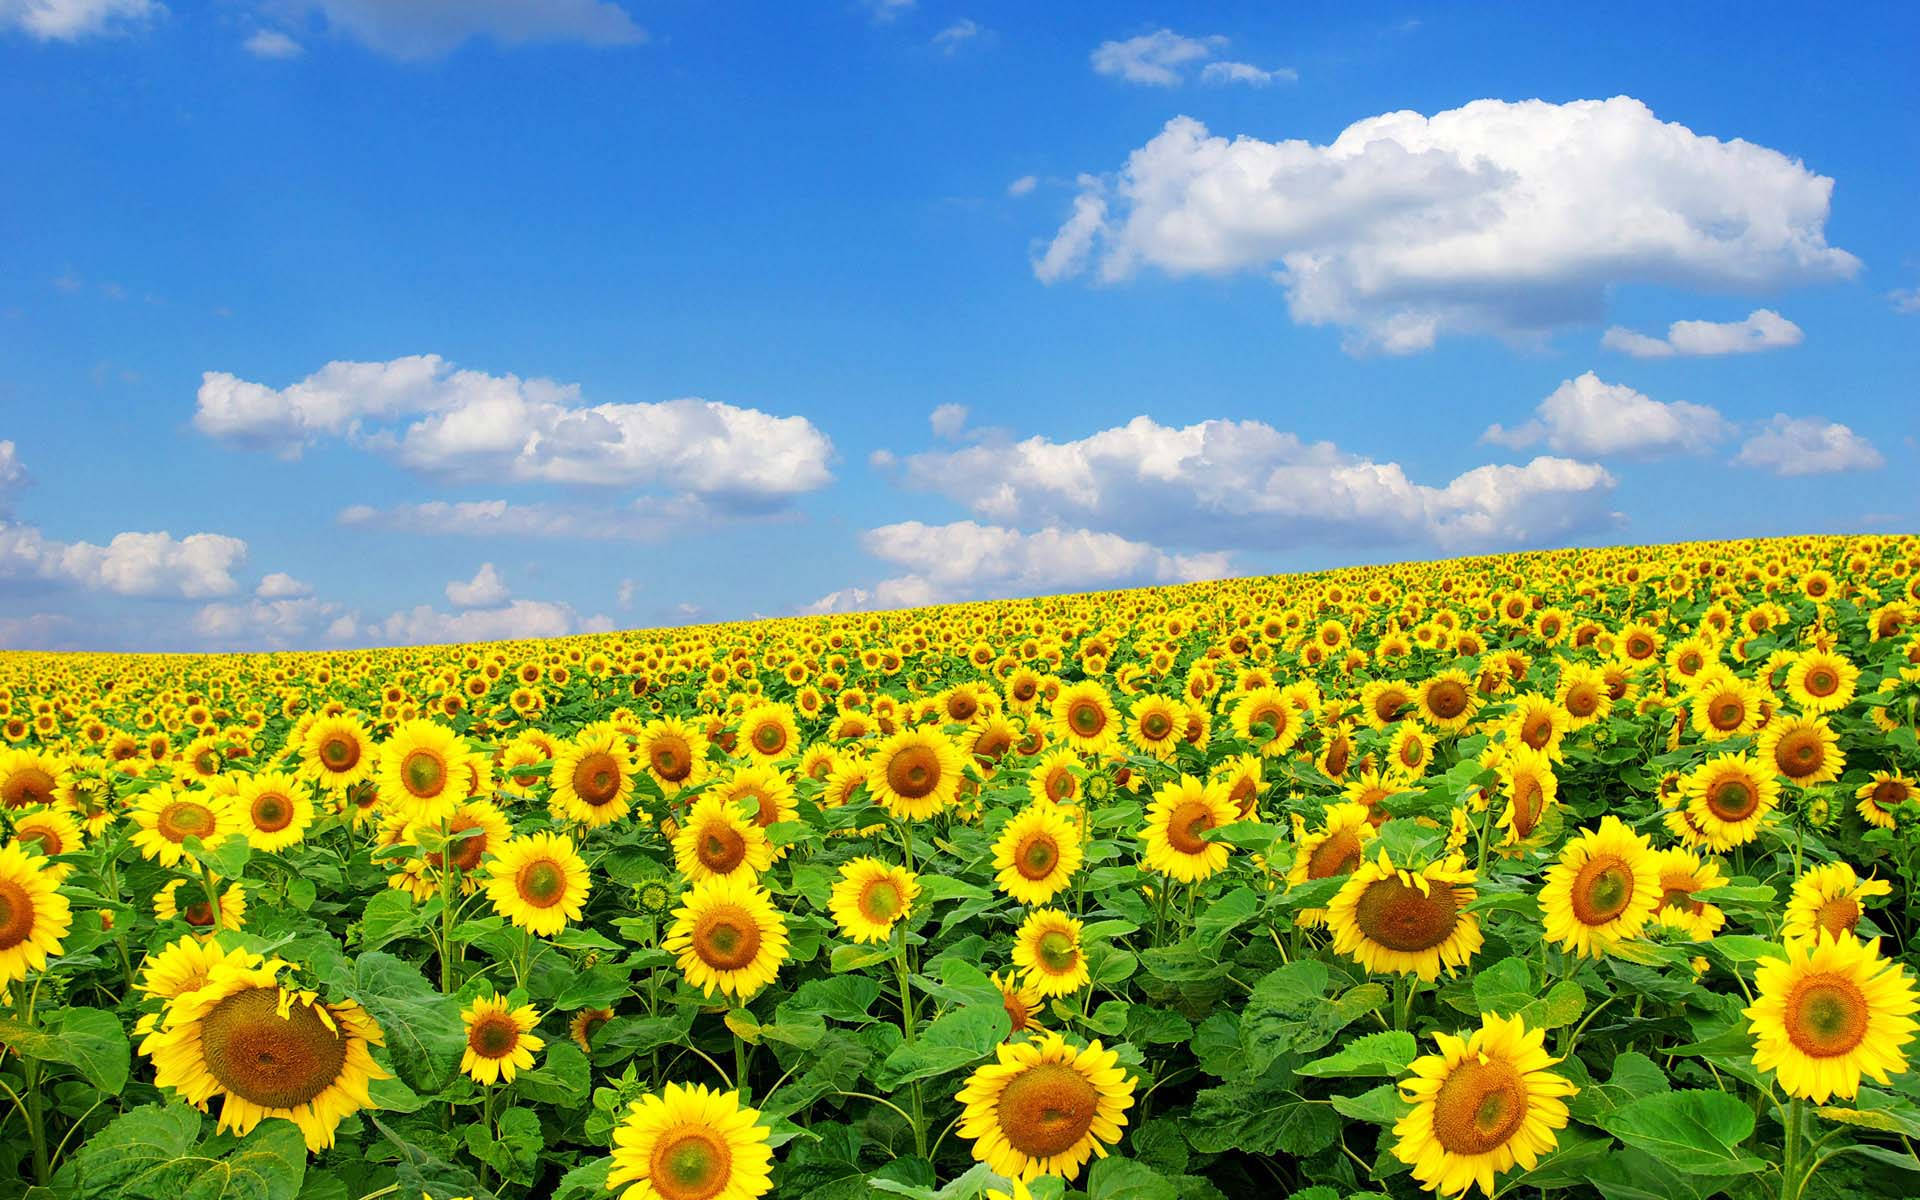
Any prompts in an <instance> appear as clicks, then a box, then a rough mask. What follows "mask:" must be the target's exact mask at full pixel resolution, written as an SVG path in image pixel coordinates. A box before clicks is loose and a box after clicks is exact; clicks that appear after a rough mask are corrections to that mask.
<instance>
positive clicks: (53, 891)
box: [0, 845, 73, 984]
mask: <svg viewBox="0 0 1920 1200" xmlns="http://www.w3.org/2000/svg"><path fill="white" fill-rule="evenodd" d="M47 866H48V864H47V860H46V859H44V858H41V857H40V856H39V855H36V854H30V853H28V851H27V850H26V849H24V848H22V847H20V846H18V845H10V846H0V984H6V983H9V982H13V981H16V980H21V979H25V978H26V977H27V972H29V971H38V970H42V969H44V968H45V967H46V965H47V957H48V956H49V955H54V954H58V953H60V943H61V940H62V939H63V938H65V937H66V936H67V931H68V930H69V929H71V928H72V927H73V909H72V907H71V906H70V905H69V904H68V903H67V898H66V897H65V896H62V895H61V894H60V892H59V887H60V880H59V878H58V877H57V876H56V875H55V874H54V873H53V872H52V871H49V870H47Z"/></svg>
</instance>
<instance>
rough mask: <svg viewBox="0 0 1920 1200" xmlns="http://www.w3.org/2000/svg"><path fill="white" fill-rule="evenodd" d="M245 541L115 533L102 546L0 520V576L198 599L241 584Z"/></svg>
mask: <svg viewBox="0 0 1920 1200" xmlns="http://www.w3.org/2000/svg"><path fill="white" fill-rule="evenodd" d="M246 556H247V544H246V543H245V542H243V541H241V540H240V539H239V538H236V537H228V536H226V535H225V534H219V533H193V534H188V535H187V536H186V537H184V538H179V539H177V540H176V539H175V538H174V537H173V536H172V535H171V534H168V533H165V532H158V533H118V534H115V535H114V536H113V540H112V541H110V542H108V543H107V544H106V545H104V546H98V545H95V544H94V543H92V542H61V541H56V540H54V539H52V538H48V537H45V536H43V535H42V534H41V532H40V531H39V530H38V529H36V528H34V527H33V526H31V525H10V524H7V523H5V522H0V579H40V580H46V581H49V582H53V583H61V584H68V585H72V586H75V587H80V588H84V589H86V590H88V591H98V592H113V593H116V594H118V595H121V596H184V597H186V598H188V599H201V598H204V597H209V596H226V595H231V594H232V593H233V592H235V591H237V590H239V586H240V585H239V584H238V583H237V582H236V581H235V580H234V578H233V570H234V568H235V567H237V566H239V564H240V563H241V562H242V561H243V560H244V559H245V558H246Z"/></svg>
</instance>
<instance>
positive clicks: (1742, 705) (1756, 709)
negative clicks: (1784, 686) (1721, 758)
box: [1690, 671, 1760, 742]
mask: <svg viewBox="0 0 1920 1200" xmlns="http://www.w3.org/2000/svg"><path fill="white" fill-rule="evenodd" d="M1690 708H1691V710H1692V713H1693V731H1694V732H1695V733H1697V734H1699V735H1700V736H1701V737H1703V738H1705V739H1707V740H1708V741H1710V742H1718V741H1724V740H1725V739H1727V738H1730V737H1736V736H1738V735H1740V734H1743V733H1752V732H1753V731H1754V729H1755V728H1756V727H1758V725H1759V724H1760V693H1759V691H1758V690H1757V689H1756V688H1755V687H1754V686H1753V685H1752V684H1750V683H1748V682H1747V681H1746V680H1744V679H1741V678H1740V677H1738V676H1737V675H1735V674H1734V673H1733V672H1732V671H1715V672H1713V673H1712V675H1710V676H1709V677H1707V678H1705V679H1702V680H1699V681H1698V682H1697V683H1696V684H1695V686H1694V688H1693V700H1692V703H1691V705H1690Z"/></svg>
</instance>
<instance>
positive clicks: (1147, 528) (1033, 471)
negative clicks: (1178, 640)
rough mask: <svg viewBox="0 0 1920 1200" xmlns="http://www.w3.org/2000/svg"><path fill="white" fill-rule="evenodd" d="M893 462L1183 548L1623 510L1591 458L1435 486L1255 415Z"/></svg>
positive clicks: (1346, 541)
mask: <svg viewBox="0 0 1920 1200" xmlns="http://www.w3.org/2000/svg"><path fill="white" fill-rule="evenodd" d="M901 476H902V478H903V479H904V480H905V482H906V483H907V484H908V485H909V486H915V487H921V488H926V489H930V490H934V491H937V492H939V493H941V494H942V495H945V496H947V497H949V498H950V499H952V500H955V501H957V502H958V503H960V504H962V505H964V506H966V507H967V508H968V509H970V510H971V511H972V512H973V513H974V514H976V515H977V516H979V517H981V518H983V519H985V520H989V521H993V522H996V523H998V524H1003V525H1010V526H1015V527H1023V528H1033V527H1061V528H1082V529H1092V530H1097V531H1103V532H1110V533H1115V534H1118V535H1120V536H1121V537H1124V538H1127V539H1131V540H1136V541H1141V542H1145V543H1148V544H1150V545H1155V546H1169V547H1180V548H1197V549H1216V548H1222V547H1224V548H1229V549H1280V548H1288V547H1295V546H1301V545H1310V544H1327V545H1338V546H1342V547H1351V546H1353V545H1357V544H1372V545H1410V546H1427V545H1434V544H1437V545H1439V546H1441V547H1443V548H1446V549H1449V550H1455V549H1472V548H1477V547H1481V546H1486V547H1494V546H1501V547H1505V546H1520V545H1527V544H1532V543H1538V542H1541V541H1544V540H1548V539H1558V538H1564V537H1567V536H1570V535H1572V534H1575V533H1579V532H1583V531H1586V530H1589V529H1595V528H1600V527H1604V526H1607V525H1610V524H1612V523H1614V522H1615V521H1616V520H1617V517H1616V515H1615V514H1614V513H1613V511H1612V510H1611V507H1610V503H1609V502H1610V500H1611V495H1612V491H1613V488H1614V485H1615V480H1614V478H1613V476H1612V475H1610V474H1609V473H1608V472H1607V471H1606V470H1604V469H1603V468H1601V467H1599V466H1595V465H1593V464H1591V463H1583V462H1574V461H1571V460H1568V459H1565V458H1557V457H1542V458H1536V459H1534V460H1533V461H1532V462H1530V463H1528V464H1526V465H1525V466H1523V467H1481V468H1478V469H1477V470H1474V471H1469V472H1466V473H1465V474H1462V475H1460V476H1459V477H1457V478H1456V479H1454V480H1452V481H1450V482H1448V483H1447V484H1445V485H1444V486H1440V487H1433V486H1428V485H1424V484H1419V483H1416V482H1414V481H1413V480H1411V479H1409V478H1408V477H1407V475H1406V473H1405V472H1404V471H1403V470H1402V469H1401V467H1400V466H1399V464H1397V463H1391V462H1388V463H1381V462H1376V461H1374V460H1372V459H1368V458H1365V457H1362V456H1358V455H1354V454H1349V453H1347V452H1345V451H1342V450H1341V449H1339V448H1338V447H1336V446H1334V445H1333V444H1332V443H1330V442H1306V441H1303V440H1301V439H1300V438H1299V437H1297V436H1295V435H1294V434H1292V433H1286V432H1282V431H1280V430H1277V429H1275V428H1273V427H1272V426H1270V425H1267V424H1265V423H1263V422H1259V421H1219V420H1215V421H1202V422H1198V423H1196V424H1193V425H1187V426H1184V427H1179V428H1175V427H1171V426H1166V425H1162V424H1160V423H1158V422H1157V421H1154V420H1153V419H1151V418H1149V417H1144V416H1141V417H1135V418H1134V419H1133V420H1132V421H1129V422H1128V423H1127V424H1125V425H1122V426H1118V427H1115V428H1111V429H1105V430H1101V431H1100V432H1098V433H1094V434H1092V435H1090V436H1088V437H1085V438H1082V439H1080V440H1078V441H1070V442H1055V441H1051V440H1049V439H1047V438H1043V437H1030V438H1027V439H1025V440H1023V441H1018V442H1011V443H1009V442H1005V441H1002V440H998V439H991V438H989V439H984V440H981V441H979V442H977V443H974V444H971V445H968V446H965V447H963V448H960V449H956V450H953V451H933V452H928V453H923V454H917V455H913V456H910V457H909V458H907V459H906V460H905V461H904V463H903V464H902V469H901Z"/></svg>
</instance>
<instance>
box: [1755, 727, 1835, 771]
mask: <svg viewBox="0 0 1920 1200" xmlns="http://www.w3.org/2000/svg"><path fill="white" fill-rule="evenodd" d="M1755 752H1756V753H1757V754H1758V755H1759V756H1760V761H1761V762H1763V763H1765V764H1766V765H1767V766H1768V767H1770V768H1772V770H1773V771H1774V772H1775V773H1776V774H1778V775H1779V776H1780V777H1781V778H1782V779H1785V780H1786V781H1787V782H1788V783H1791V784H1796V785H1798V786H1800V787H1806V786H1808V785H1809V784H1815V783H1829V782H1831V781H1833V780H1835V779H1838V778H1839V777H1840V772H1841V771H1842V770H1844V769H1845V768H1846V765H1847V759H1846V755H1845V754H1843V753H1841V750H1840V737H1839V735H1838V734H1836V733H1834V731H1833V727H1832V726H1831V725H1829V724H1827V719H1826V718H1825V717H1820V716H1793V717H1790V716H1785V715H1781V716H1776V717H1774V719H1773V720H1771V721H1769V722H1767V726H1766V728H1764V729H1762V730H1761V731H1760V741H1759V744H1758V745H1757V746H1756V747H1755Z"/></svg>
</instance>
